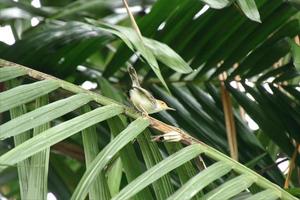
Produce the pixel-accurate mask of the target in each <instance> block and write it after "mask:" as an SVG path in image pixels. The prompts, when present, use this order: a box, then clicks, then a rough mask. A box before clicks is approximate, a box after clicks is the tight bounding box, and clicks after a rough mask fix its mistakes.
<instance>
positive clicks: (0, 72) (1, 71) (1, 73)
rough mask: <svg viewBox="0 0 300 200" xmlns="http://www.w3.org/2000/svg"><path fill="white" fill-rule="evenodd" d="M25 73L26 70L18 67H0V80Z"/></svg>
mask: <svg viewBox="0 0 300 200" xmlns="http://www.w3.org/2000/svg"><path fill="white" fill-rule="evenodd" d="M25 74H26V70H24V69H22V68H20V67H14V66H11V67H1V68H0V82H4V81H7V80H10V79H13V78H17V77H19V76H23V75H25Z"/></svg>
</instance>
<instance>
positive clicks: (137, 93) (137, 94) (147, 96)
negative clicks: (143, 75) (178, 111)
mask: <svg viewBox="0 0 300 200" xmlns="http://www.w3.org/2000/svg"><path fill="white" fill-rule="evenodd" d="M127 70H128V73H129V75H130V78H131V81H132V88H131V89H130V91H129V96H130V101H131V102H132V104H133V105H134V107H135V108H136V109H137V110H138V111H140V112H141V113H142V114H144V115H148V114H153V113H157V112H160V111H163V110H175V109H174V108H171V107H169V106H168V105H167V104H166V103H165V102H164V101H161V100H158V99H155V97H154V96H153V95H152V94H151V93H150V92H149V91H148V90H146V89H144V88H142V87H141V85H140V82H139V79H138V76H137V73H136V71H135V69H134V68H133V67H131V66H129V67H128V69H127Z"/></svg>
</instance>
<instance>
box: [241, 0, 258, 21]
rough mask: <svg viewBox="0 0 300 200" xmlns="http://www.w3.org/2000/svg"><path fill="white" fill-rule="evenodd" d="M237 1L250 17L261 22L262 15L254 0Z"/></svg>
mask: <svg viewBox="0 0 300 200" xmlns="http://www.w3.org/2000/svg"><path fill="white" fill-rule="evenodd" d="M237 3H238V4H239V6H240V8H241V9H242V11H243V12H244V13H245V15H246V16H247V17H248V18H250V19H251V20H253V21H257V22H260V23H261V20H260V15H259V12H258V10H257V7H256V4H255V1H254V0H237Z"/></svg>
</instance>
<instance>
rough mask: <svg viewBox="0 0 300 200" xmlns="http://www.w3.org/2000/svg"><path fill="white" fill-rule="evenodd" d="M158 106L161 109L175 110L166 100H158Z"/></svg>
mask: <svg viewBox="0 0 300 200" xmlns="http://www.w3.org/2000/svg"><path fill="white" fill-rule="evenodd" d="M157 104H158V108H159V109H160V110H175V109H174V108H171V107H169V106H168V105H167V104H166V103H165V102H163V101H161V100H157Z"/></svg>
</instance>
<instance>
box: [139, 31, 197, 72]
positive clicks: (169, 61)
mask: <svg viewBox="0 0 300 200" xmlns="http://www.w3.org/2000/svg"><path fill="white" fill-rule="evenodd" d="M144 42H145V45H146V47H148V48H149V49H150V50H151V51H152V53H153V54H154V55H155V57H156V59H157V60H159V61H160V62H162V63H164V64H165V65H166V66H168V67H170V68H171V69H173V70H174V71H176V72H179V73H182V74H187V73H190V72H192V71H193V70H192V68H191V67H190V66H189V65H188V64H187V63H186V62H185V61H184V60H183V59H182V58H181V57H180V56H179V55H178V54H177V53H176V52H175V51H174V50H173V49H171V48H170V47H169V46H168V45H166V44H164V43H161V42H158V41H157V40H153V39H149V38H145V37H144Z"/></svg>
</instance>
